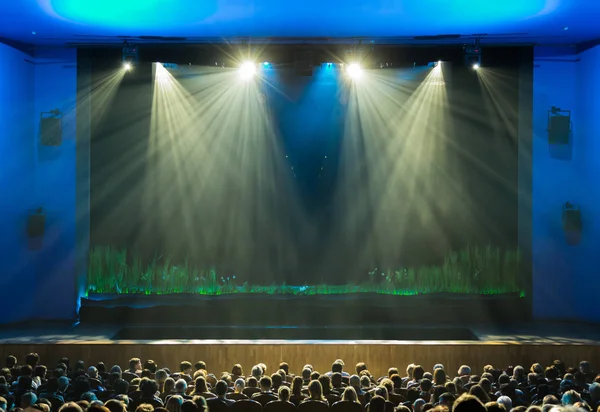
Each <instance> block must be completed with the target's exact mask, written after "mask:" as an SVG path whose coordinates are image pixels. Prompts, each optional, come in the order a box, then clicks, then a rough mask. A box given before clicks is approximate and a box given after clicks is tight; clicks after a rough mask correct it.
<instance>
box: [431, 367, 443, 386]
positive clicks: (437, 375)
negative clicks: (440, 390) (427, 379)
mask: <svg viewBox="0 0 600 412" xmlns="http://www.w3.org/2000/svg"><path fill="white" fill-rule="evenodd" d="M433 383H434V384H435V385H445V384H446V372H445V371H444V369H443V368H437V369H434V370H433Z"/></svg>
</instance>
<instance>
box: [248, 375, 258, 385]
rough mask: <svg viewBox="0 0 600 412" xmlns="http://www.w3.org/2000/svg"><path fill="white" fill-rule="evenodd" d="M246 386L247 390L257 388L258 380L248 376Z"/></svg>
mask: <svg viewBox="0 0 600 412" xmlns="http://www.w3.org/2000/svg"><path fill="white" fill-rule="evenodd" d="M246 386H247V387H249V388H258V380H257V379H256V378H255V377H254V376H250V377H249V378H248V380H247V381H246Z"/></svg>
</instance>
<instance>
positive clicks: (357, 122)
mask: <svg viewBox="0 0 600 412" xmlns="http://www.w3.org/2000/svg"><path fill="white" fill-rule="evenodd" d="M389 72H390V73H391V72H392V71H389ZM370 74H371V73H370V71H367V74H366V75H365V77H364V79H362V80H361V82H360V84H358V83H357V84H355V85H354V84H353V86H352V98H351V99H350V103H349V109H348V116H347V117H348V118H347V126H346V129H347V132H346V135H345V138H344V145H343V152H342V157H343V161H342V167H343V171H342V173H341V176H342V177H341V179H342V181H341V183H340V184H341V186H342V189H341V194H340V196H342V197H341V199H342V200H340V202H341V203H342V204H346V203H347V202H349V201H351V202H352V203H351V204H352V207H348V208H345V209H343V210H344V212H343V213H342V215H343V216H346V223H345V224H344V222H341V224H342V226H344V225H345V227H346V229H344V228H343V227H342V230H344V231H347V230H351V232H348V234H349V235H350V236H353V235H352V233H354V235H356V234H357V232H356V231H355V229H352V227H354V226H356V224H359V225H360V223H358V222H360V221H362V222H365V221H367V222H368V221H369V220H372V224H371V225H372V227H371V229H370V234H369V235H367V242H368V243H369V248H370V249H371V252H372V253H374V256H375V258H376V259H378V258H377V256H379V258H384V257H385V256H393V255H394V253H395V252H394V248H399V247H401V242H397V243H394V244H393V245H390V242H386V241H385V240H386V234H385V233H387V232H389V231H390V230H396V231H402V230H403V229H402V222H403V221H405V220H406V219H407V217H408V215H409V212H410V209H412V206H409V207H404V209H405V210H404V211H398V210H397V208H398V204H402V202H404V203H405V204H406V203H409V204H410V203H418V205H419V208H420V210H425V211H426V212H427V213H426V214H427V215H428V216H427V217H426V219H425V220H432V219H434V220H436V222H434V223H435V224H436V226H437V227H440V228H441V224H440V222H437V221H438V220H439V219H438V218H437V217H436V214H437V212H435V211H434V210H433V207H432V205H431V204H430V202H431V201H432V198H431V196H432V194H433V193H432V192H431V190H430V189H428V188H427V187H426V186H427V185H428V183H429V181H428V178H429V179H430V178H431V176H432V173H434V172H433V171H434V170H436V171H437V172H436V173H439V174H441V173H443V169H442V168H441V167H439V166H438V165H431V161H430V159H429V158H428V157H431V158H434V159H436V160H439V159H441V158H443V157H444V156H445V152H444V150H443V148H442V149H437V148H436V144H437V143H438V141H439V140H442V139H443V129H442V128H444V127H445V122H444V121H443V113H444V111H445V110H447V96H446V93H445V86H444V82H443V78H442V76H441V72H436V71H435V70H434V71H432V72H431V73H430V74H429V75H428V76H427V77H426V78H425V79H424V80H423V81H422V82H421V83H420V84H419V85H418V86H417V87H416V89H414V88H413V91H414V92H413V93H412V94H411V95H409V94H408V93H407V91H408V90H411V88H410V86H402V87H398V86H397V85H396V84H395V83H394V82H392V81H389V80H388V79H389V77H387V78H386V76H385V75H379V76H370ZM390 77H391V76H390ZM438 122H439V123H438ZM357 129H358V130H357ZM361 157H363V158H364V160H363V161H360V160H359V159H360V158H361ZM361 162H364V166H365V168H366V172H365V175H366V177H363V178H364V179H366V182H364V183H363V184H362V186H361V190H365V191H364V192H361V193H360V194H356V193H353V190H352V189H351V188H350V187H348V185H350V184H351V183H352V182H353V181H360V178H361V177H360V176H359V175H360V174H361V173H362V172H361V171H360V170H362V169H361V168H360V167H361V166H362V164H361ZM353 169H354V170H353ZM356 169H358V170H356ZM357 179H358V180H357ZM398 184H400V185H401V186H400V187H404V188H405V191H403V192H402V193H399V192H397V190H396V189H394V188H395V187H396V186H397V185H398ZM344 187H346V188H345V189H344ZM417 187H419V188H420V189H422V188H423V187H425V189H426V190H419V191H417V190H416V188H417ZM343 193H346V195H343ZM353 196H354V198H353ZM399 196H400V197H399ZM402 196H404V198H402ZM357 197H358V198H359V199H360V200H358V199H356V198H357ZM342 208H344V207H343V206H342ZM410 213H414V212H410ZM369 215H370V216H371V217H369ZM419 216H420V217H421V218H423V216H422V215H419ZM373 219H374V220H373ZM390 219H391V220H390ZM353 221H355V223H353ZM393 222H396V223H395V226H394V228H395V229H391V228H390V224H393ZM348 225H350V226H348ZM398 225H399V226H398ZM368 239H371V240H368ZM400 240H401V239H400Z"/></svg>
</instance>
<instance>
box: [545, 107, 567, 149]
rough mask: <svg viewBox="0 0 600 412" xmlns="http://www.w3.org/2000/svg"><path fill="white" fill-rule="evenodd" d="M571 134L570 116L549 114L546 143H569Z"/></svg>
mask: <svg viewBox="0 0 600 412" xmlns="http://www.w3.org/2000/svg"><path fill="white" fill-rule="evenodd" d="M570 136H571V116H561V115H559V114H558V115H555V116H550V124H549V125H548V143H550V144H569V138H570Z"/></svg>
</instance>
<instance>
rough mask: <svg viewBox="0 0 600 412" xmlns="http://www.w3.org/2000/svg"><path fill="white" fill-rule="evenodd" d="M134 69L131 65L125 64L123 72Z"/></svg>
mask: <svg viewBox="0 0 600 412" xmlns="http://www.w3.org/2000/svg"><path fill="white" fill-rule="evenodd" d="M132 68H133V66H132V65H131V63H129V62H127V63H123V70H125V71H126V72H128V71H130V70H131V69H132Z"/></svg>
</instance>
